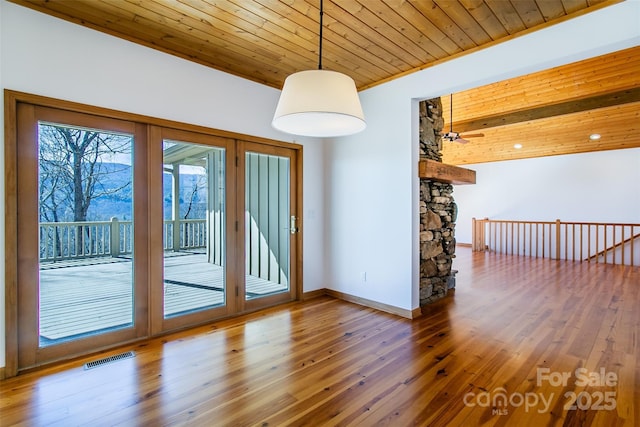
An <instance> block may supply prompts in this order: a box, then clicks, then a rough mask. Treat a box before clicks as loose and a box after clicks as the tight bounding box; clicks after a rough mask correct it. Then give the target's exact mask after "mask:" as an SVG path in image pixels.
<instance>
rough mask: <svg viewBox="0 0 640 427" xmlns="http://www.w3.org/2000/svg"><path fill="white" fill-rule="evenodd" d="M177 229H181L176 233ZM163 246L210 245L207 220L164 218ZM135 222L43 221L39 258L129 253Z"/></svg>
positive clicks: (57, 258)
mask: <svg viewBox="0 0 640 427" xmlns="http://www.w3.org/2000/svg"><path fill="white" fill-rule="evenodd" d="M174 230H178V232H177V233H175V232H174ZM163 232H164V237H165V238H164V249H165V250H174V248H177V250H184V249H194V248H205V247H206V246H207V221H206V220H205V219H182V220H178V221H172V220H167V221H164V231H163ZM132 251H133V223H132V222H131V221H120V220H118V219H117V218H113V219H112V220H111V221H83V222H41V223H40V261H58V260H63V259H64V260H68V259H78V258H89V257H100V256H114V257H115V256H121V255H130V254H131V253H132Z"/></svg>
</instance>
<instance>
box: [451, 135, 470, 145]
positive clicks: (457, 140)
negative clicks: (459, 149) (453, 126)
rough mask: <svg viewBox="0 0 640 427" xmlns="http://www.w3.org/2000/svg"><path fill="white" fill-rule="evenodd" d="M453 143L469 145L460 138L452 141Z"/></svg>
mask: <svg viewBox="0 0 640 427" xmlns="http://www.w3.org/2000/svg"><path fill="white" fill-rule="evenodd" d="M453 142H457V143H458V144H468V143H469V141H467V140H466V139H464V138H460V137H458V138H456V139H454V140H453Z"/></svg>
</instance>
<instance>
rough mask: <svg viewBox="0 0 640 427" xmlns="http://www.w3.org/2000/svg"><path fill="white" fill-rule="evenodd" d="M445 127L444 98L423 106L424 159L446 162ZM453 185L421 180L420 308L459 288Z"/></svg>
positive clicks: (421, 129)
mask: <svg viewBox="0 0 640 427" xmlns="http://www.w3.org/2000/svg"><path fill="white" fill-rule="evenodd" d="M443 127H444V120H443V118H442V102H441V101H440V98H434V99H429V100H426V101H422V102H421V103H420V156H421V157H422V158H426V159H430V160H436V161H439V162H441V161H442V138H441V136H440V134H441V132H442V129H443ZM452 193H453V186H452V185H451V184H446V183H441V182H437V181H434V180H431V179H424V178H421V179H420V305H426V304H430V303H432V302H434V301H436V300H438V299H440V298H443V297H445V296H446V295H447V292H448V291H449V289H452V288H454V287H455V273H456V272H455V271H454V270H452V264H453V258H455V251H456V239H455V221H456V216H457V207H456V204H455V202H454V200H453V196H452Z"/></svg>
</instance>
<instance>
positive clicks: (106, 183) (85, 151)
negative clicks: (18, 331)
mask: <svg viewBox="0 0 640 427" xmlns="http://www.w3.org/2000/svg"><path fill="white" fill-rule="evenodd" d="M132 153H133V135H128V134H122V133H114V132H110V131H104V130H96V129H88V128H82V127H73V126H69V125H62V124H55V123H47V122H39V124H38V216H39V221H38V222H39V224H38V225H39V231H38V235H39V274H40V280H39V319H38V324H39V347H47V346H51V345H55V344H61V343H64V342H69V341H73V340H76V339H80V338H86V337H89V336H93V335H97V334H103V333H106V332H111V331H115V330H119V329H124V328H130V327H132V326H133V324H134V285H133V282H134V281H133V249H134V239H133V236H134V234H133V208H134V207H133V199H134V198H133V179H132V176H133V167H132V165H133V155H132Z"/></svg>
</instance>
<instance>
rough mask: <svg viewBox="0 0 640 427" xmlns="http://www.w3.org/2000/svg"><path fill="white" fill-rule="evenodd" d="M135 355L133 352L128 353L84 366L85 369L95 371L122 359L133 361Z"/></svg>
mask: <svg viewBox="0 0 640 427" xmlns="http://www.w3.org/2000/svg"><path fill="white" fill-rule="evenodd" d="M134 356H135V354H134V353H133V351H127V352H126V353H120V354H116V355H115V356H109V357H105V358H104V359H98V360H94V361H93V362H88V363H85V364H84V369H85V370H86V369H93V368H98V367H100V366H104V365H107V364H109V363H113V362H117V361H118V360H122V359H131V358H132V357H134Z"/></svg>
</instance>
